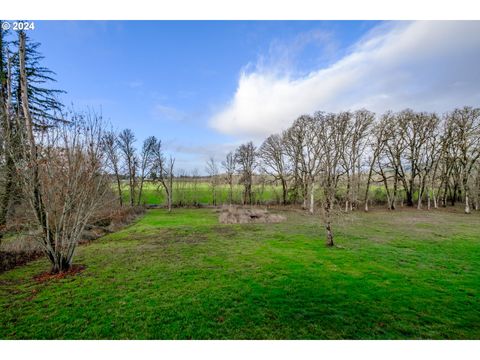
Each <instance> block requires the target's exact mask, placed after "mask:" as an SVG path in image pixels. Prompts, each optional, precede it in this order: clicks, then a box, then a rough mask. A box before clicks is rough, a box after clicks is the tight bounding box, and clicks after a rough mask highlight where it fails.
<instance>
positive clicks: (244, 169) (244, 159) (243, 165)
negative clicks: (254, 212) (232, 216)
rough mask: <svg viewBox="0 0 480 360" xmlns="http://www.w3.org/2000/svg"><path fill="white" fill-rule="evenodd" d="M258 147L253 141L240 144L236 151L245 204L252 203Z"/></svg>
mask: <svg viewBox="0 0 480 360" xmlns="http://www.w3.org/2000/svg"><path fill="white" fill-rule="evenodd" d="M256 160H257V159H256V147H255V145H253V142H251V141H250V142H248V143H246V144H242V145H240V146H239V147H238V148H237V150H236V152H235V162H236V163H237V165H238V170H239V171H240V174H241V177H240V182H241V183H242V184H243V187H244V191H243V204H244V205H245V204H250V205H251V204H252V200H253V198H252V183H253V172H254V170H255V168H256V166H257V161H256Z"/></svg>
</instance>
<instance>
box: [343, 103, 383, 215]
mask: <svg viewBox="0 0 480 360" xmlns="http://www.w3.org/2000/svg"><path fill="white" fill-rule="evenodd" d="M337 118H338V121H339V124H338V126H339V127H340V129H339V130H340V131H341V135H342V136H341V137H340V148H339V151H340V154H341V157H342V161H341V164H342V167H343V170H344V172H345V178H346V196H345V211H349V210H350V211H351V210H353V207H354V206H358V193H359V188H360V176H361V166H362V157H363V155H364V152H365V149H366V147H367V141H366V140H367V135H368V132H369V130H370V126H371V125H372V123H373V120H374V114H373V113H371V112H370V111H368V110H364V109H362V110H358V111H356V112H355V113H351V112H343V113H340V114H339V115H338V116H337Z"/></svg>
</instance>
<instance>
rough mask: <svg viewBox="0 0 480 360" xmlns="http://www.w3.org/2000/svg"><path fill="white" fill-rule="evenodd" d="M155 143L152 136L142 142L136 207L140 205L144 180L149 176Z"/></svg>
mask: <svg viewBox="0 0 480 360" xmlns="http://www.w3.org/2000/svg"><path fill="white" fill-rule="evenodd" d="M155 143H156V139H155V137H154V136H149V137H148V138H146V139H145V141H144V142H143V146H142V152H141V155H140V184H139V188H138V200H137V205H140V204H141V201H142V192H143V183H144V181H145V178H146V177H147V176H148V175H149V172H150V167H151V166H152V162H153V156H154V146H155Z"/></svg>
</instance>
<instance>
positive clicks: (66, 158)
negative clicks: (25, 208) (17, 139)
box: [16, 108, 110, 273]
mask: <svg viewBox="0 0 480 360" xmlns="http://www.w3.org/2000/svg"><path fill="white" fill-rule="evenodd" d="M25 110H27V111H28V109H27V108H25ZM27 124H28V123H27ZM27 126H28V125H27ZM31 145H32V142H29V143H26V147H30V146H31ZM33 146H35V150H34V151H31V149H30V150H28V149H25V152H24V154H25V155H27V154H28V152H30V155H27V156H24V157H22V158H19V159H16V160H17V162H16V166H17V171H19V173H21V175H22V177H21V178H22V185H23V189H24V191H25V194H26V198H27V200H28V203H29V204H30V206H31V208H32V210H33V213H34V214H35V217H34V219H35V220H36V223H37V224H38V225H40V227H41V229H42V231H41V232H40V233H39V235H38V239H39V242H40V244H41V246H42V249H43V251H44V252H45V254H46V256H47V257H48V259H49V260H50V262H51V264H52V269H51V271H52V272H53V273H58V272H64V271H67V270H68V269H69V268H70V267H71V265H72V259H73V256H74V254H75V249H76V246H77V244H78V242H79V240H80V237H81V234H82V232H83V230H84V229H85V226H86V225H87V223H88V222H89V220H90V219H91V218H92V216H93V214H94V213H95V212H96V211H97V210H98V209H99V208H100V207H101V206H103V205H105V199H106V194H107V193H108V192H109V191H110V186H109V181H108V177H107V176H106V175H105V174H104V173H103V167H104V164H103V154H102V152H103V144H102V123H101V120H100V119H99V118H97V117H96V116H95V115H93V116H91V115H87V116H86V117H85V116H80V115H75V116H74V117H73V118H72V119H71V121H70V122H69V123H68V124H67V123H65V124H61V125H57V126H55V127H52V128H50V129H48V130H47V131H42V132H41V133H39V134H38V139H35V138H34V139H33Z"/></svg>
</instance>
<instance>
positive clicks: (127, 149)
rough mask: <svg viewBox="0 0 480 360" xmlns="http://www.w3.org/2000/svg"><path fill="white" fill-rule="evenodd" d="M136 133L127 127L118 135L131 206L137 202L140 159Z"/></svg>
mask: <svg viewBox="0 0 480 360" xmlns="http://www.w3.org/2000/svg"><path fill="white" fill-rule="evenodd" d="M135 141H136V139H135V134H134V133H133V131H132V130H130V129H125V130H123V131H122V132H120V134H119V135H118V146H119V148H120V151H121V153H122V155H123V160H124V161H125V164H126V168H127V176H128V189H129V193H130V206H133V205H134V204H135V188H136V185H137V184H136V174H137V166H138V159H137V155H136V150H135Z"/></svg>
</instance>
